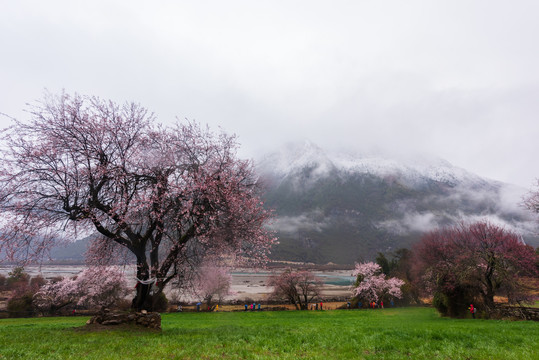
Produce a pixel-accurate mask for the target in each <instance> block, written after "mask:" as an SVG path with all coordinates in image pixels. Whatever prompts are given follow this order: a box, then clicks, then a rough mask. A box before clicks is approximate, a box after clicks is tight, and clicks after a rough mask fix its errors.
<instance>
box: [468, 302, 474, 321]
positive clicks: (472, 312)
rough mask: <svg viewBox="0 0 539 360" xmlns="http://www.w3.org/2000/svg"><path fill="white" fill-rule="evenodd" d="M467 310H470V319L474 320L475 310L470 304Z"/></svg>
mask: <svg viewBox="0 0 539 360" xmlns="http://www.w3.org/2000/svg"><path fill="white" fill-rule="evenodd" d="M469 309H470V313H471V314H472V318H474V319H475V308H474V306H473V304H470V307H469Z"/></svg>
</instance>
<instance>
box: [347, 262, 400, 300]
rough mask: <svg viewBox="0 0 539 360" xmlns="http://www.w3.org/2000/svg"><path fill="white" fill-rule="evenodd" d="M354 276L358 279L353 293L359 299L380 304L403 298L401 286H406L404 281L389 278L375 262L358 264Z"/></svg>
mask: <svg viewBox="0 0 539 360" xmlns="http://www.w3.org/2000/svg"><path fill="white" fill-rule="evenodd" d="M352 275H353V276H355V277H356V284H355V286H354V287H353V288H352V292H353V294H354V296H355V297H357V298H358V299H361V300H363V301H366V302H372V301H374V302H378V301H380V300H381V301H383V300H384V299H387V300H390V299H391V298H398V299H400V298H401V297H402V291H401V286H402V285H404V281H402V280H401V279H398V278H394V277H391V278H390V277H387V276H386V275H384V273H383V272H382V268H381V267H380V265H378V264H376V263H374V262H366V263H361V264H356V267H355V269H354V271H353V272H352Z"/></svg>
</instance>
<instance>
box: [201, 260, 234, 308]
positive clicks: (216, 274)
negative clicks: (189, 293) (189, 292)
mask: <svg viewBox="0 0 539 360" xmlns="http://www.w3.org/2000/svg"><path fill="white" fill-rule="evenodd" d="M194 282H195V283H194V286H193V288H192V289H193V294H194V295H195V296H198V297H201V298H202V299H203V300H204V302H205V303H206V305H207V306H208V307H211V306H212V304H213V301H214V300H217V303H220V302H221V301H222V300H223V299H224V297H225V296H227V295H231V294H232V292H231V291H230V286H231V285H232V276H231V275H230V273H229V271H228V268H226V267H224V266H218V265H212V264H204V265H202V266H201V267H200V268H199V270H198V271H197V274H196V275H195V276H194Z"/></svg>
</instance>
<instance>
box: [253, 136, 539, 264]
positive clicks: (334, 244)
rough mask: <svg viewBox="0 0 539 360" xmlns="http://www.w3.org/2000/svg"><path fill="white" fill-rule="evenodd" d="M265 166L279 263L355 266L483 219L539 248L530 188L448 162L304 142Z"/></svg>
mask: <svg viewBox="0 0 539 360" xmlns="http://www.w3.org/2000/svg"><path fill="white" fill-rule="evenodd" d="M257 169H258V172H259V174H260V176H261V179H262V181H263V182H264V183H265V185H266V186H267V193H266V195H265V201H266V204H267V206H268V207H270V208H273V209H274V210H275V215H276V218H275V220H274V222H273V223H272V225H271V227H272V229H274V230H275V231H277V234H278V237H279V242H280V244H279V245H277V246H275V247H274V249H273V251H272V252H273V254H272V257H273V258H274V259H280V260H293V261H307V262H315V263H327V262H334V263H339V264H350V263H353V262H354V261H361V260H367V259H373V258H374V257H375V256H376V253H377V252H379V251H382V252H387V251H391V250H396V249H398V248H401V247H410V246H411V245H412V244H413V243H414V242H415V241H417V240H418V239H419V238H420V237H421V235H422V234H423V233H424V232H426V231H429V230H433V229H435V228H437V227H439V226H443V225H448V224H453V223H456V222H458V221H462V220H465V221H474V220H480V219H488V220H489V221H491V222H493V223H496V224H499V225H502V226H504V227H506V228H507V229H510V230H514V231H516V232H518V233H519V234H521V235H522V236H523V239H524V241H526V242H527V243H529V244H530V245H533V246H537V245H539V238H538V237H537V236H536V234H537V223H536V221H535V220H534V218H533V215H532V214H531V213H529V212H528V211H527V210H526V209H524V208H523V207H521V206H520V205H519V204H520V202H521V201H522V196H523V195H524V194H525V193H526V191H527V189H522V188H519V187H518V186H515V185H510V184H505V183H501V182H498V181H493V180H489V179H484V178H481V177H479V176H477V175H475V174H473V173H471V172H468V171H466V170H464V169H460V168H457V167H454V166H452V165H451V164H450V163H449V162H447V161H445V160H442V159H437V158H429V157H421V158H420V157H414V158H404V157H395V156H393V157H390V156H384V155H377V154H374V155H373V154H368V155H365V154H356V153H352V152H329V151H326V150H324V149H322V148H320V147H318V146H317V145H315V144H313V143H310V142H303V143H295V144H289V145H287V146H285V147H283V148H281V149H280V150H279V151H277V152H274V153H271V154H267V155H266V156H264V157H263V158H262V159H261V160H260V161H259V162H257Z"/></svg>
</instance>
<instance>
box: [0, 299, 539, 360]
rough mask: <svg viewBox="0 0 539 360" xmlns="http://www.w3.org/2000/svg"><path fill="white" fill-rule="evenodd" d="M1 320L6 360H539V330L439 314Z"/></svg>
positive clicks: (1, 355)
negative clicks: (125, 324) (92, 327)
mask: <svg viewBox="0 0 539 360" xmlns="http://www.w3.org/2000/svg"><path fill="white" fill-rule="evenodd" d="M86 320H87V318H84V317H63V318H62V317H59V318H39V319H4V320H0V359H15V358H21V359H220V358H224V359H298V358H299V359H301V358H303V359H526V360H529V359H539V323H537V322H524V321H515V322H512V321H495V320H472V319H467V320H453V319H444V318H440V317H438V315H437V314H436V312H435V311H434V310H433V309H431V308H402V309H384V310H336V311H319V312H315V311H304V312H302V311H281V312H278V311H275V312H252V313H251V312H228V313H224V312H223V313H176V314H164V315H163V319H162V327H163V331H162V332H149V331H144V330H133V329H127V328H123V329H115V330H101V331H88V330H85V329H81V328H80V327H81V326H82V325H84V323H85V321H86Z"/></svg>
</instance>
